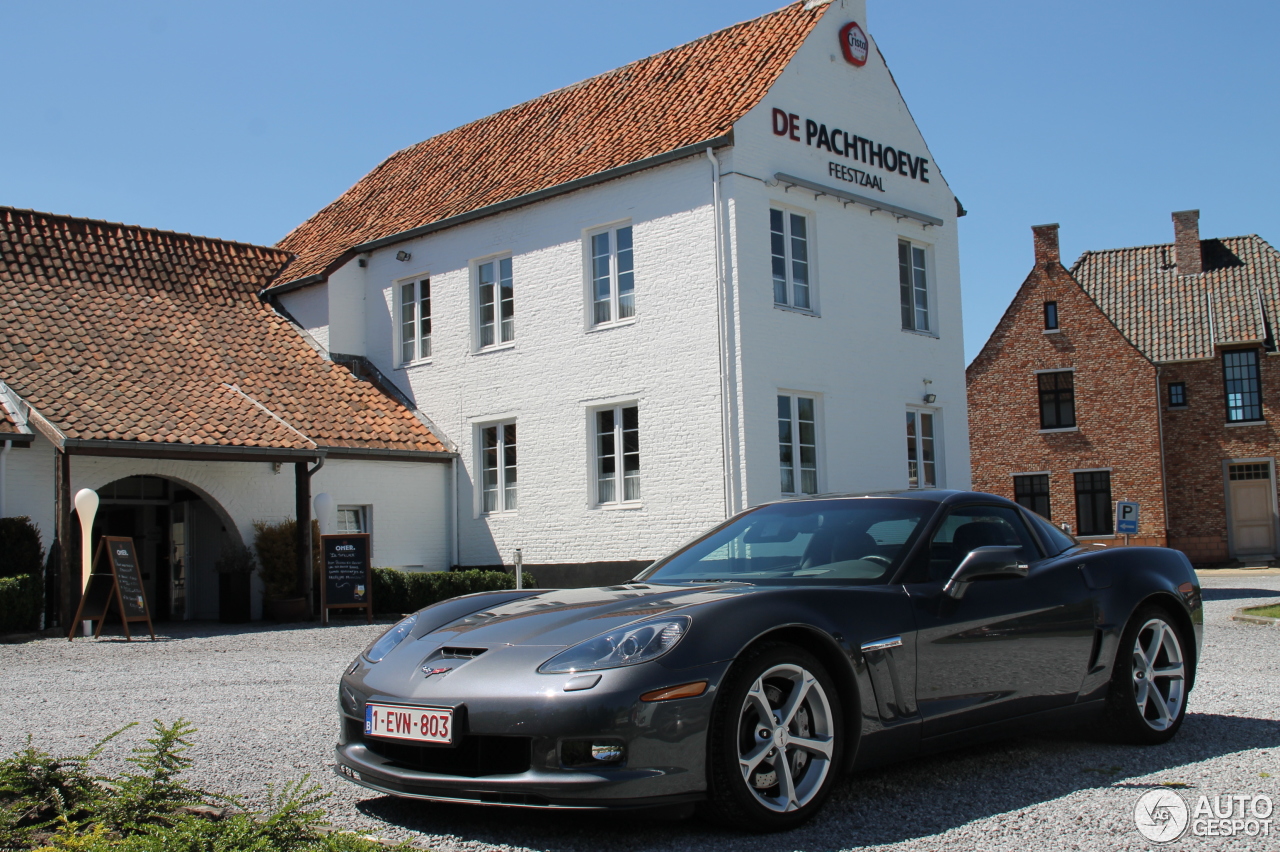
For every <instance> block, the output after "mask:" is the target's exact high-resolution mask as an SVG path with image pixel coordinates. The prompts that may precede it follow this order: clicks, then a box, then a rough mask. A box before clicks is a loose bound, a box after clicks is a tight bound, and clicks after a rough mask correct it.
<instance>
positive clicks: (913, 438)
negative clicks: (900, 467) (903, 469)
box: [902, 405, 945, 491]
mask: <svg viewBox="0 0 1280 852" xmlns="http://www.w3.org/2000/svg"><path fill="white" fill-rule="evenodd" d="M913 415H914V418H915V420H914V424H915V430H914V435H912V429H911V423H912V420H911V418H912V416H913ZM922 417H928V418H929V427H930V430H931V431H932V433H933V434H932V435H931V436H930V437H928V438H926V437H925V436H924V428H923V427H924V421H923V419H922ZM902 422H903V424H904V425H906V426H907V488H910V489H918V490H921V491H931V490H934V489H938V488H943V487H945V484H944V481H943V480H944V477H943V471H944V468H943V466H942V416H941V412H939V411H938V409H936V408H921V407H918V406H914V405H909V406H907V411H906V417H904V418H903V420H902ZM926 440H928V441H930V442H932V447H931V449H932V450H933V460H932V462H926V461H925V458H924V451H925V443H924V442H925V441H926ZM913 453H914V458H913ZM913 464H914V465H915V466H916V468H917V473H916V482H915V483H914V484H913V483H912V481H911V470H912V465H913ZM926 464H932V465H933V482H926V481H924V479H925V477H924V473H925V469H924V466H925V465H926Z"/></svg>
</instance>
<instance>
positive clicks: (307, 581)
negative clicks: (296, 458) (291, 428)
mask: <svg viewBox="0 0 1280 852" xmlns="http://www.w3.org/2000/svg"><path fill="white" fill-rule="evenodd" d="M322 467H324V456H320V460H319V461H318V462H316V466H315V467H308V466H307V462H305V461H300V462H297V463H295V464H294V466H293V499H294V512H295V513H296V516H297V518H298V528H297V530H296V532H295V536H294V540H293V542H294V550H295V558H296V560H297V562H296V563H295V564H296V565H297V569H298V594H300V595H301V596H302V597H304V598H306V599H307V603H308V605H310V604H311V597H312V588H311V477H313V476H315V475H316V473H317V472H318V471H319V470H320V468H322ZM310 612H311V610H308V615H309V614H310Z"/></svg>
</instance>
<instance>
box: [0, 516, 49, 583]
mask: <svg viewBox="0 0 1280 852" xmlns="http://www.w3.org/2000/svg"><path fill="white" fill-rule="evenodd" d="M43 564H44V548H43V547H41V546H40V530H39V529H38V528H37V527H36V525H35V524H33V523H32V522H31V519H30V518H26V517H22V518H0V577H17V576H18V575H19V574H36V575H38V574H39V573H40V566H41V565H43Z"/></svg>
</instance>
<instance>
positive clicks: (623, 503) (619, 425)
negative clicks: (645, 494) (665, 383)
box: [587, 400, 643, 508]
mask: <svg viewBox="0 0 1280 852" xmlns="http://www.w3.org/2000/svg"><path fill="white" fill-rule="evenodd" d="M632 408H634V409H635V411H636V428H635V432H636V451H635V453H634V454H633V453H628V452H626V443H625V442H626V436H625V433H626V431H628V430H625V429H624V428H623V425H624V418H625V413H624V412H625V411H626V410H627V409H632ZM588 411H589V420H588V424H587V428H588V432H589V434H590V436H591V443H590V447H591V503H592V505H594V506H598V507H601V508H629V507H638V506H640V505H641V502H640V501H641V499H642V491H641V484H642V483H641V479H640V476H641V473H640V471H642V470H643V467H641V466H640V465H642V464H643V462H641V461H640V459H642V458H643V455H642V453H641V449H642V447H641V445H640V432H641V429H640V403H639V402H638V401H637V400H627V401H622V402H616V403H613V404H611V405H597V406H593V407H592V408H590V409H588ZM605 412H612V413H613V432H612V436H611V440H612V447H613V451H612V453H611V454H610V456H609V458H610V459H611V460H612V462H613V473H612V474H611V477H610V478H611V480H612V482H611V486H612V495H611V499H604V498H605V497H606V495H605V494H604V493H602V492H603V489H602V487H601V485H602V483H603V482H604V480H605V477H604V476H603V470H602V468H603V467H604V465H603V461H604V459H605V455H604V453H603V452H602V450H603V443H604V442H603V438H604V435H605V434H606V433H604V432H601V430H600V415H601V414H603V413H605ZM630 455H634V456H635V457H636V461H637V467H636V471H637V472H636V474H635V476H634V477H627V475H626V462H627V459H626V457H627V456H630ZM628 479H630V480H631V483H630V484H632V485H633V486H634V487H633V488H632V489H628V487H627V486H628V484H629V483H628ZM629 491H630V494H628V492H629Z"/></svg>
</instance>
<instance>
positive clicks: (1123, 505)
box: [1116, 500, 1138, 535]
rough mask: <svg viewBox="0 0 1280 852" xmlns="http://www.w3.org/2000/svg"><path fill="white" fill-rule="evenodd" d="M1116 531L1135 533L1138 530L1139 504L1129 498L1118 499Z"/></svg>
mask: <svg viewBox="0 0 1280 852" xmlns="http://www.w3.org/2000/svg"><path fill="white" fill-rule="evenodd" d="M1116 532H1118V533H1122V534H1124V535H1134V534H1136V533H1137V532H1138V504H1137V503H1130V502H1129V501H1127V500H1117V501H1116Z"/></svg>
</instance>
